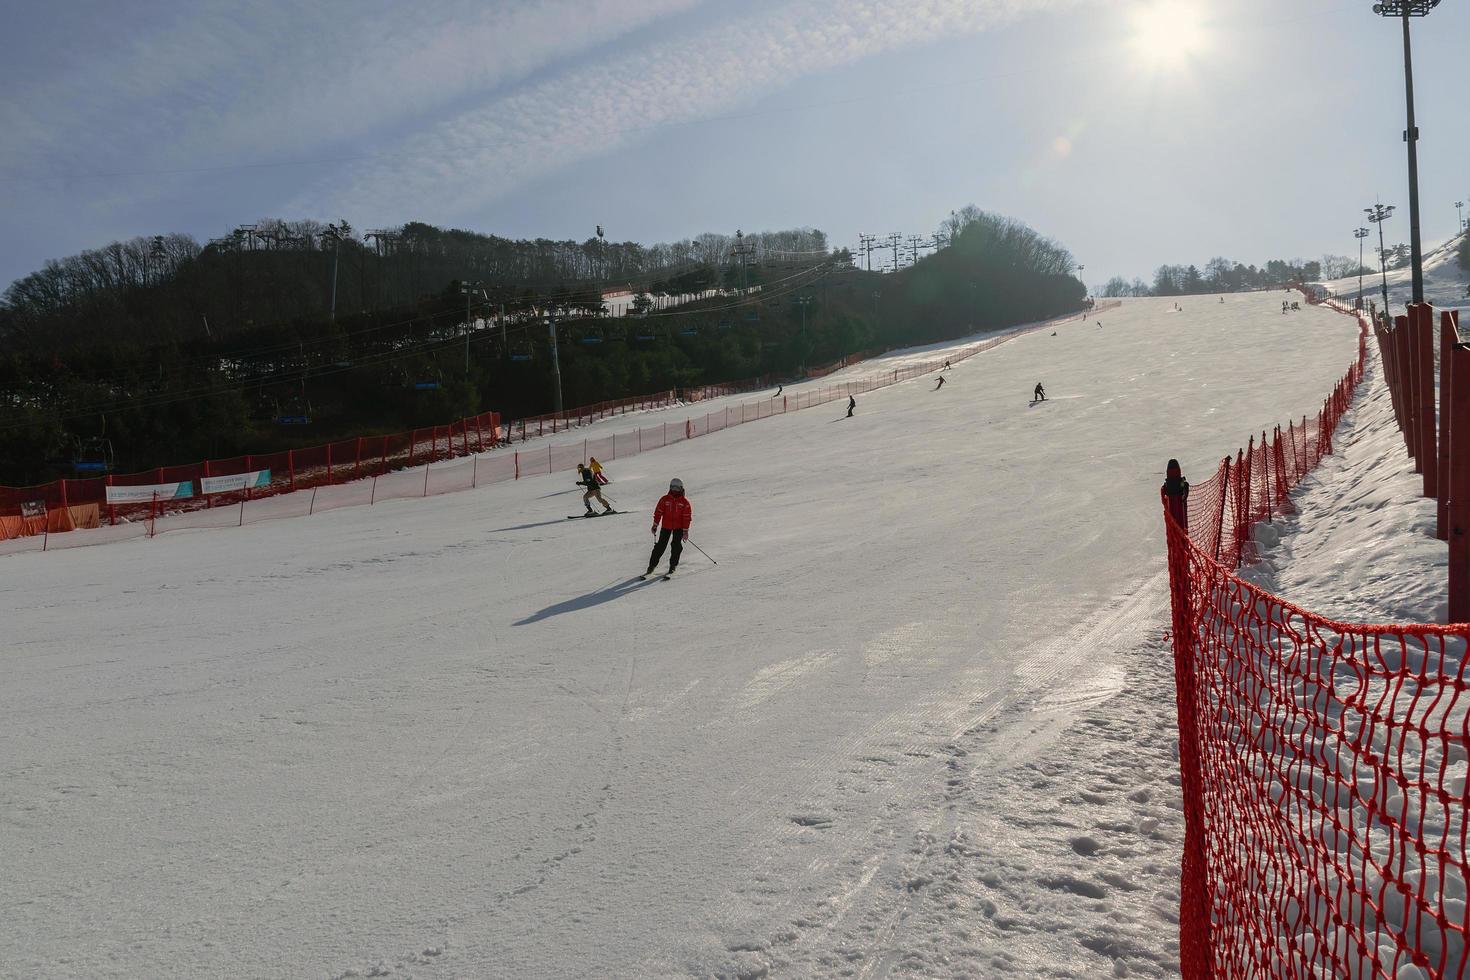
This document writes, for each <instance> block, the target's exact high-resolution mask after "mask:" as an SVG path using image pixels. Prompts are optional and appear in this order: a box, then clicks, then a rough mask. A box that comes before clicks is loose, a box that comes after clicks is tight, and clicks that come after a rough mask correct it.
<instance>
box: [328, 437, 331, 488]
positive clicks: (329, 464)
mask: <svg viewBox="0 0 1470 980" xmlns="http://www.w3.org/2000/svg"><path fill="white" fill-rule="evenodd" d="M327 482H328V483H331V482H332V444H331V443H330V442H329V443H327Z"/></svg>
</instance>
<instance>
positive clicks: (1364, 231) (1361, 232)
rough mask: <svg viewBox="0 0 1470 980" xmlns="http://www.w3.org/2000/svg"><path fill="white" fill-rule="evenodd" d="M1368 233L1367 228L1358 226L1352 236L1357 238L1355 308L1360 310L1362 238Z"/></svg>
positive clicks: (1361, 304) (1361, 295)
mask: <svg viewBox="0 0 1470 980" xmlns="http://www.w3.org/2000/svg"><path fill="white" fill-rule="evenodd" d="M1369 234H1370V232H1369V231H1368V229H1367V228H1359V229H1358V230H1356V231H1354V232H1353V237H1354V238H1356V239H1357V240H1358V306H1357V308H1358V309H1360V310H1361V309H1362V308H1363V239H1365V238H1367V237H1368V235H1369Z"/></svg>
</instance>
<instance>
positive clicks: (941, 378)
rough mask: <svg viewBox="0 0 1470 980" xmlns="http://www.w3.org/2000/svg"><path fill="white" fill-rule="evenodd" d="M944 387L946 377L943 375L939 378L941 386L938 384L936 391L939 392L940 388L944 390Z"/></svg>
mask: <svg viewBox="0 0 1470 980" xmlns="http://www.w3.org/2000/svg"><path fill="white" fill-rule="evenodd" d="M943 387H944V375H942V374H941V375H940V376H939V384H937V385H935V386H934V390H935V391H938V390H939V389H940V388H943Z"/></svg>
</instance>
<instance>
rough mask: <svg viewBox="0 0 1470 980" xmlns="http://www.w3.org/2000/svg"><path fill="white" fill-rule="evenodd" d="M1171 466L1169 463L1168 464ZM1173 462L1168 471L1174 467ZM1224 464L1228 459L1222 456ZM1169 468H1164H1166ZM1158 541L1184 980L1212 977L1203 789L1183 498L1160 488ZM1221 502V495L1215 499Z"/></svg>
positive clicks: (1180, 962)
mask: <svg viewBox="0 0 1470 980" xmlns="http://www.w3.org/2000/svg"><path fill="white" fill-rule="evenodd" d="M1170 462H1171V463H1174V461H1173V460H1170ZM1177 465H1178V464H1177V463H1174V467H1177ZM1226 465H1227V466H1228V465H1229V458H1228V457H1227V458H1226ZM1174 467H1170V469H1171V470H1173V469H1174ZM1162 495H1163V498H1164V538H1165V541H1166V542H1167V548H1168V563H1169V600H1170V601H1169V605H1170V610H1171V613H1172V617H1171V618H1172V630H1171V633H1172V635H1173V641H1174V696H1175V702H1176V705H1177V709H1178V716H1179V788H1180V791H1181V796H1182V797H1183V804H1184V853H1183V856H1182V858H1183V859H1182V861H1181V862H1180V863H1181V875H1180V882H1179V885H1180V888H1179V965H1180V969H1181V972H1182V973H1183V974H1184V976H1185V977H1188V978H1190V980H1196V978H1207V977H1210V976H1212V975H1213V972H1214V970H1213V964H1212V963H1211V952H1210V951H1211V936H1210V907H1209V901H1208V891H1207V887H1206V882H1207V873H1206V872H1207V864H1206V859H1205V825H1204V812H1205V806H1204V789H1203V782H1204V780H1203V771H1202V767H1201V764H1200V743H1199V721H1198V718H1199V705H1198V699H1197V696H1196V689H1197V685H1196V680H1195V677H1196V672H1197V671H1196V664H1195V650H1196V647H1197V640H1196V637H1195V630H1194V622H1193V618H1192V616H1191V613H1190V610H1191V608H1192V607H1193V602H1194V598H1193V596H1192V595H1191V594H1190V593H1191V589H1190V584H1191V583H1190V572H1191V566H1190V544H1189V539H1188V527H1189V524H1188V520H1189V518H1188V510H1187V507H1188V497H1187V492H1186V493H1184V494H1177V495H1170V494H1169V493H1168V484H1167V483H1166V484H1165V486H1164V492H1163V494H1162ZM1221 500H1222V501H1223V500H1224V497H1223V496H1222V497H1221Z"/></svg>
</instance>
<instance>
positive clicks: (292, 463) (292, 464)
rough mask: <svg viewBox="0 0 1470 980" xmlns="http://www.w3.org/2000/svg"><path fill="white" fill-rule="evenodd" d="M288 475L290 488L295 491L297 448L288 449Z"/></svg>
mask: <svg viewBox="0 0 1470 980" xmlns="http://www.w3.org/2000/svg"><path fill="white" fill-rule="evenodd" d="M286 476H287V478H288V480H289V481H290V483H289V486H290V488H291V489H292V490H293V491H294V490H295V489H296V450H294V449H288V450H286Z"/></svg>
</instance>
